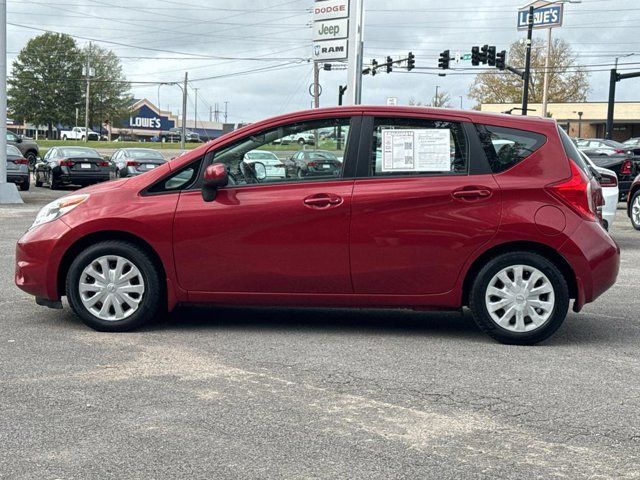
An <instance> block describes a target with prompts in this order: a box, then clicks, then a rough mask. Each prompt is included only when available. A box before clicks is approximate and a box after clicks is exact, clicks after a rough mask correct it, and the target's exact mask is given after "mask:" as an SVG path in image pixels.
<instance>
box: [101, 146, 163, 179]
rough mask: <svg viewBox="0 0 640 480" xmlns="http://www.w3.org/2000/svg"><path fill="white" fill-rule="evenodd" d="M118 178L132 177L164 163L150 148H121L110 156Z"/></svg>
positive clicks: (156, 152)
mask: <svg viewBox="0 0 640 480" xmlns="http://www.w3.org/2000/svg"><path fill="white" fill-rule="evenodd" d="M111 162H113V163H114V164H115V166H116V169H117V170H116V171H117V176H118V177H133V176H135V175H140V174H141V173H144V172H148V171H149V170H153V169H154V168H156V167H157V166H158V165H162V164H163V163H165V162H166V160H165V158H164V157H163V156H162V153H160V152H159V151H157V150H153V149H151V148H121V149H120V150H116V151H115V152H114V153H113V155H111Z"/></svg>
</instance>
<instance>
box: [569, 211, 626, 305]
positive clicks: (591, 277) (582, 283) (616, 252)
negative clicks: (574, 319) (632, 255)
mask: <svg viewBox="0 0 640 480" xmlns="http://www.w3.org/2000/svg"><path fill="white" fill-rule="evenodd" d="M559 252H560V254H561V255H562V256H563V257H564V258H565V259H566V260H567V261H568V262H569V265H570V266H571V268H572V270H573V272H574V274H575V277H576V284H577V289H578V291H577V295H576V301H575V303H574V305H573V309H574V311H576V312H578V311H580V310H581V309H582V307H583V306H584V305H585V304H586V303H590V302H593V301H594V300H595V299H596V298H598V297H599V296H600V295H602V294H603V293H604V292H606V291H607V290H608V289H609V288H611V287H612V286H613V285H614V284H615V283H616V279H617V277H618V272H619V270H620V247H618V244H617V243H616V242H615V241H614V240H613V238H611V236H609V234H608V233H607V232H606V231H605V229H604V228H603V227H602V226H601V225H600V224H599V223H598V222H588V221H584V222H581V224H580V226H578V228H577V229H576V231H575V232H574V233H573V234H572V235H571V237H570V238H569V239H567V241H566V242H565V243H564V244H563V245H562V247H561V248H560V249H559Z"/></svg>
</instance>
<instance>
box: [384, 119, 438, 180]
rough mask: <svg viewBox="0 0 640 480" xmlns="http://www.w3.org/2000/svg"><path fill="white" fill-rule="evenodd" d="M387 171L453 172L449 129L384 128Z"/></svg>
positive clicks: (385, 165) (385, 167)
mask: <svg viewBox="0 0 640 480" xmlns="http://www.w3.org/2000/svg"><path fill="white" fill-rule="evenodd" d="M382 171H383V172H450V171H451V130H450V129H448V128H420V129H398V130H395V129H382Z"/></svg>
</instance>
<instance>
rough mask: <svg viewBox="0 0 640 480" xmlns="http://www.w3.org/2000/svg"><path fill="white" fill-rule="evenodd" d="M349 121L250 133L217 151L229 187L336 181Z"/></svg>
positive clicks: (316, 122)
mask: <svg viewBox="0 0 640 480" xmlns="http://www.w3.org/2000/svg"><path fill="white" fill-rule="evenodd" d="M349 125H350V118H328V119H322V120H313V121H308V122H300V123H293V124H288V125H283V126H280V127H277V128H273V129H269V130H265V131H263V132H260V133H256V134H253V135H251V136H248V137H245V138H243V139H242V140H239V141H237V142H235V143H233V144H232V145H230V146H227V147H224V148H223V149H222V150H220V151H216V152H215V154H214V156H213V159H212V163H223V164H225V165H226V167H227V171H228V172H229V185H230V186H241V185H248V184H258V183H260V184H268V183H278V182H280V183H282V182H298V181H317V180H335V179H339V178H342V177H343V167H344V161H345V152H346V151H347V149H346V146H347V142H348V140H349V130H350V127H349Z"/></svg>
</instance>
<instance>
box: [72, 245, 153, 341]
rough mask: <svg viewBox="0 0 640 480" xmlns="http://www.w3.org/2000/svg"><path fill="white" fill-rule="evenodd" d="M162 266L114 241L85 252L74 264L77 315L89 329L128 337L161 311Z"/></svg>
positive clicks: (139, 252) (135, 250) (132, 247)
mask: <svg viewBox="0 0 640 480" xmlns="http://www.w3.org/2000/svg"><path fill="white" fill-rule="evenodd" d="M160 279H161V275H160V272H159V269H158V267H157V266H156V265H155V263H154V262H153V260H152V259H151V257H150V256H149V254H148V253H147V252H145V251H144V250H143V249H141V248H140V247H138V246H137V245H134V244H132V243H129V242H125V241H119V240H110V241H104V242H100V243H97V244H95V245H92V246H90V247H88V248H87V249H86V250H84V251H83V252H81V253H80V254H79V255H78V256H77V257H76V259H75V260H74V261H73V263H72V264H71V267H70V268H69V272H68V274H67V279H66V292H67V297H68V299H69V303H70V304H71V307H72V308H73V310H74V312H75V313H76V314H77V315H78V316H79V317H80V318H81V319H82V321H83V322H84V323H85V324H86V325H88V326H89V327H91V328H93V329H95V330H99V331H104V332H122V331H127V330H131V329H133V328H136V327H139V326H140V325H142V324H144V323H146V322H148V321H149V320H152V319H153V318H154V317H155V316H156V315H157V314H159V313H160V312H161V310H162V309H163V307H162V298H163V289H162V287H161V283H160Z"/></svg>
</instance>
